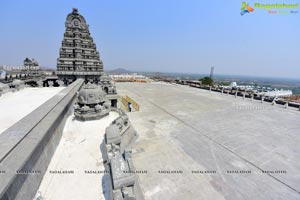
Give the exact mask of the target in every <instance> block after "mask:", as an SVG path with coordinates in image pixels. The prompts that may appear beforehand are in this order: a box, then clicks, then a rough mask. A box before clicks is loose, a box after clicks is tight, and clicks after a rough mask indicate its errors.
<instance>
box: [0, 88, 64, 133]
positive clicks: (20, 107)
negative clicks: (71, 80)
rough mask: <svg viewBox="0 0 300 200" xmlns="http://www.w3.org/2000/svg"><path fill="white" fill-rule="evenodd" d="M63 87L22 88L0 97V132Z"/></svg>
mask: <svg viewBox="0 0 300 200" xmlns="http://www.w3.org/2000/svg"><path fill="white" fill-rule="evenodd" d="M64 88H65V87H44V88H28V87H26V88H24V89H22V90H20V91H16V92H8V93H5V94H3V95H2V96H1V97H0V134H1V133H2V132H3V131H4V130H6V129H7V128H9V127H10V126H12V125H13V124H14V123H16V122H18V121H19V120H20V119H22V118H23V117H25V116H26V115H27V114H29V113H31V112H32V111H33V110H34V109H36V108H37V107H39V106H40V105H42V104H43V103H45V102H46V101H47V100H49V99H50V98H51V97H53V96H54V95H56V94H57V93H59V92H60V91H61V90H63V89H64Z"/></svg>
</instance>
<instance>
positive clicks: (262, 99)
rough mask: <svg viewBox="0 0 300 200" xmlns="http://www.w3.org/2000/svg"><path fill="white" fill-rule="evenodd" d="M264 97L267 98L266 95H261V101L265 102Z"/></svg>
mask: <svg viewBox="0 0 300 200" xmlns="http://www.w3.org/2000/svg"><path fill="white" fill-rule="evenodd" d="M264 99H265V96H264V95H261V103H263V102H264Z"/></svg>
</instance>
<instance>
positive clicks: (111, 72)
mask: <svg viewBox="0 0 300 200" xmlns="http://www.w3.org/2000/svg"><path fill="white" fill-rule="evenodd" d="M107 73H108V74H129V73H132V71H129V70H127V69H123V68H117V69H113V70H108V71H107Z"/></svg>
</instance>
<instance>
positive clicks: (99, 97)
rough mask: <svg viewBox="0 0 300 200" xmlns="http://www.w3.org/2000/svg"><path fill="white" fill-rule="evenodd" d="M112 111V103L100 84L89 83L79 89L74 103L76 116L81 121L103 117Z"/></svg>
mask: <svg viewBox="0 0 300 200" xmlns="http://www.w3.org/2000/svg"><path fill="white" fill-rule="evenodd" d="M109 112H110V104H109V103H108V102H107V101H106V98H105V94H104V92H103V91H102V90H101V89H99V87H98V86H96V85H94V84H91V83H87V84H86V85H84V86H83V88H82V89H81V90H80V91H79V94H78V97H77V101H76V103H75V105H74V114H75V118H76V119H78V120H81V121H86V120H96V119H101V118H103V117H104V116H106V115H108V114H109Z"/></svg>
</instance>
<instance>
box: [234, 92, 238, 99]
mask: <svg viewBox="0 0 300 200" xmlns="http://www.w3.org/2000/svg"><path fill="white" fill-rule="evenodd" d="M237 93H238V90H236V91H235V94H234V97H235V98H236V97H237Z"/></svg>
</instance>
